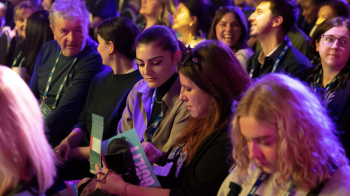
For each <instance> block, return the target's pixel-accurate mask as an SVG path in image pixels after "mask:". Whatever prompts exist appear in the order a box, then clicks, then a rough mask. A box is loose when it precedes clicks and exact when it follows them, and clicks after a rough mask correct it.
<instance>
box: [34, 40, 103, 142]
mask: <svg viewBox="0 0 350 196" xmlns="http://www.w3.org/2000/svg"><path fill="white" fill-rule="evenodd" d="M96 48H97V44H96V43H95V42H94V41H92V40H91V38H90V37H89V38H88V40H87V44H86V46H85V48H84V49H83V50H82V51H81V52H80V54H79V55H78V60H77V61H76V63H75V64H74V67H73V68H72V70H71V71H70V72H69V75H68V77H67V81H66V83H65V85H64V86H63V89H62V92H61V94H60V97H59V100H58V102H57V107H56V109H54V110H53V111H52V113H51V114H50V115H49V116H48V117H47V118H46V119H45V123H46V126H47V128H48V130H47V133H46V134H47V137H48V141H49V143H50V144H51V145H53V146H54V145H57V144H59V142H60V141H61V140H63V139H64V138H65V137H67V136H68V134H69V133H70V132H71V131H72V128H73V126H74V125H75V124H76V123H77V122H78V118H79V114H80V112H81V111H82V109H83V107H84V105H85V101H86V96H87V94H88V91H89V86H90V83H91V80H92V79H93V78H94V76H95V75H96V74H98V73H100V72H101V71H102V70H103V68H104V66H103V65H102V59H101V56H100V55H99V54H98V52H97V50H96ZM60 51H61V49H60V46H59V45H58V43H57V42H56V41H55V40H52V41H48V42H46V43H44V44H43V46H42V47H41V49H40V51H39V54H38V57H37V59H36V63H35V68H34V72H33V76H32V78H31V81H30V83H29V87H30V89H31V90H32V92H33V94H34V95H35V97H36V98H37V99H38V100H39V102H41V101H42V98H43V95H44V92H45V88H46V84H47V80H48V78H49V75H50V73H51V70H52V67H53V66H54V63H55V61H56V59H57V57H58V55H59V53H60ZM73 59H74V57H66V56H64V55H61V57H60V59H59V62H58V64H57V67H56V70H55V72H54V74H53V77H52V81H51V85H50V88H49V91H48V94H47V99H46V104H47V106H48V107H50V108H51V107H52V105H53V103H54V100H55V98H56V95H57V92H58V89H59V87H60V85H61V83H62V81H63V79H64V77H65V76H66V74H67V72H68V70H69V68H70V66H71V62H72V61H73Z"/></svg>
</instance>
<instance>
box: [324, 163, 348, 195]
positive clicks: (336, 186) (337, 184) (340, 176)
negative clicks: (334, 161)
mask: <svg viewBox="0 0 350 196" xmlns="http://www.w3.org/2000/svg"><path fill="white" fill-rule="evenodd" d="M321 195H337V196H348V195H350V167H349V165H344V166H341V167H339V168H338V169H337V171H336V172H335V173H334V174H333V175H332V178H331V179H330V180H329V181H328V182H327V183H326V185H325V187H324V188H323V189H322V192H321V194H320V196H321Z"/></svg>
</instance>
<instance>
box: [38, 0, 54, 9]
mask: <svg viewBox="0 0 350 196" xmlns="http://www.w3.org/2000/svg"><path fill="white" fill-rule="evenodd" d="M53 3H55V0H43V1H42V2H41V6H42V7H43V8H44V10H46V11H49V10H50V7H51V5H52V4H53Z"/></svg>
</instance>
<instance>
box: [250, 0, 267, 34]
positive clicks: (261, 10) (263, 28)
mask: <svg viewBox="0 0 350 196" xmlns="http://www.w3.org/2000/svg"><path fill="white" fill-rule="evenodd" d="M272 19H273V15H272V12H271V10H270V2H265V1H263V2H261V3H260V4H259V5H258V7H257V8H256V10H255V12H254V13H253V14H252V15H250V16H249V18H248V20H249V21H250V22H251V24H252V27H251V28H250V37H255V38H258V37H259V36H260V35H263V34H267V33H268V32H269V31H270V30H271V29H272Z"/></svg>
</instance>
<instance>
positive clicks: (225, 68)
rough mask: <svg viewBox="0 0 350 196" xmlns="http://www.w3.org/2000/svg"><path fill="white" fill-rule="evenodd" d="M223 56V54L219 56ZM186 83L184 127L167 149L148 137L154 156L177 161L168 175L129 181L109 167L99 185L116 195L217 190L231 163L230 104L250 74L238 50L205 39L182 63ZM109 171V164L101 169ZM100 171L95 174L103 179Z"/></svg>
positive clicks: (180, 68) (148, 148)
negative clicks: (156, 183) (155, 181)
mask: <svg viewBox="0 0 350 196" xmlns="http://www.w3.org/2000/svg"><path fill="white" fill-rule="evenodd" d="M218 56H221V57H222V58H219V59H218V58H217V57H218ZM178 71H179V74H180V81H181V85H182V89H181V94H180V97H179V98H180V100H182V101H184V102H185V103H186V105H187V107H188V110H189V111H190V112H191V117H190V119H189V122H188V124H187V126H186V127H185V129H184V132H183V133H182V135H181V136H180V138H179V139H178V140H177V141H176V142H175V145H174V146H173V148H172V149H170V150H169V151H168V153H167V154H165V153H161V152H160V151H158V150H157V149H155V148H154V146H152V145H151V144H150V143H146V144H143V147H144V149H145V152H146V155H147V157H152V156H151V155H155V156H153V158H149V159H150V161H151V162H155V161H157V159H166V160H168V162H173V163H174V164H173V165H172V168H171V170H170V173H169V175H168V176H167V177H159V180H160V183H161V185H162V188H163V189H158V188H148V187H139V186H136V185H129V184H127V183H125V182H124V181H123V180H122V178H121V177H120V176H118V175H116V174H112V173H109V174H108V175H107V176H106V178H105V180H104V181H102V182H98V183H97V186H96V187H97V188H99V189H101V190H102V191H104V192H108V193H110V194H118V195H128V196H133V195H135V196H136V195H178V196H180V195H202V196H205V195H215V194H216V193H217V191H218V189H219V187H220V184H221V182H222V181H223V179H224V178H225V175H227V174H228V170H229V167H230V166H229V164H232V159H231V157H230V154H231V150H232V149H231V142H230V137H229V134H230V131H229V127H230V126H229V124H230V121H231V117H232V114H233V112H232V110H231V106H232V104H233V103H234V102H235V100H236V99H237V97H239V95H240V94H241V93H242V92H243V91H244V90H245V88H246V87H247V86H248V85H249V83H250V79H249V76H248V74H247V73H246V71H245V70H244V69H243V68H242V66H241V65H240V64H239V61H238V60H237V58H236V57H235V55H234V53H233V52H232V51H231V50H230V48H229V47H227V46H226V45H225V44H223V43H220V42H218V41H205V42H202V43H200V44H198V45H197V46H196V47H195V48H194V50H193V51H192V49H191V48H188V50H187V55H186V56H185V57H184V58H183V60H182V63H181V64H179V65H178ZM102 172H103V173H107V172H108V170H107V169H103V170H102ZM101 178H102V176H101V174H98V175H97V179H101Z"/></svg>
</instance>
